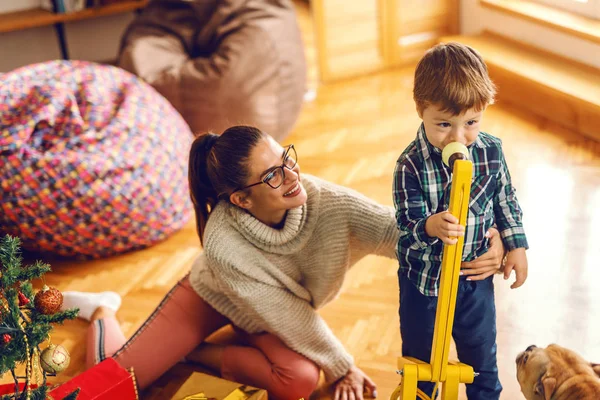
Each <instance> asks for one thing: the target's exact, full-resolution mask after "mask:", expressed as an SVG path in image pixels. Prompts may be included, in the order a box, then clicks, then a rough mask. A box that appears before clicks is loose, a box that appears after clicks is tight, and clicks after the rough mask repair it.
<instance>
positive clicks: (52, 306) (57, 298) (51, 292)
mask: <svg viewBox="0 0 600 400" xmlns="http://www.w3.org/2000/svg"><path fill="white" fill-rule="evenodd" d="M62 302H63V295H62V293H61V292H60V291H59V290H58V289H55V288H51V287H48V286H47V285H44V287H43V288H42V290H40V291H39V292H37V294H36V295H35V298H34V299H33V303H34V304H35V308H36V310H38V311H39V312H41V313H42V314H44V315H52V314H54V313H55V312H57V311H58V310H60V306H62Z"/></svg>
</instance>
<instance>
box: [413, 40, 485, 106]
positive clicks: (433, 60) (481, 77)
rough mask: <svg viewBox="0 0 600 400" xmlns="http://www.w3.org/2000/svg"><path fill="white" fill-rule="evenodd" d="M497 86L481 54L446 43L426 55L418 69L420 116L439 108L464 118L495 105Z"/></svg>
mask: <svg viewBox="0 0 600 400" xmlns="http://www.w3.org/2000/svg"><path fill="white" fill-rule="evenodd" d="M495 94H496V86H495V85H494V83H493V82H492V80H491V79H490V77H489V75H488V70H487V66H486V65H485V62H484V61H483V58H482V57H481V55H480V54H479V53H478V52H477V51H476V50H475V49H473V48H471V47H469V46H466V45H464V44H460V43H454V42H451V43H442V44H438V45H437V46H435V47H432V48H431V49H429V50H428V51H427V53H425V55H424V56H423V58H422V59H421V61H419V64H418V65H417V69H416V70H415V84H414V89H413V98H414V100H415V103H416V105H417V110H418V111H419V113H420V114H422V113H423V110H425V108H426V107H428V106H430V105H436V106H439V107H440V108H441V110H442V111H444V112H452V114H453V115H460V114H462V113H463V112H465V111H466V110H468V109H471V108H474V109H475V110H476V111H481V110H483V109H484V108H485V107H486V106H487V105H489V104H493V103H494V95H495Z"/></svg>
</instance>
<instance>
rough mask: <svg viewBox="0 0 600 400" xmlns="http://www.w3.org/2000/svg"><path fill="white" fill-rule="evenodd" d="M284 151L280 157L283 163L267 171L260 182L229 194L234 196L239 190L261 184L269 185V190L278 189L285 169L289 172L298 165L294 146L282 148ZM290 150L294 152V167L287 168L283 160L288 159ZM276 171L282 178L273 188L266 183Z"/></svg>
mask: <svg viewBox="0 0 600 400" xmlns="http://www.w3.org/2000/svg"><path fill="white" fill-rule="evenodd" d="M284 149H286V150H285V153H283V157H282V159H283V163H282V164H281V165H279V166H277V167H275V168H273V169H272V170H271V171H269V172H268V173H266V174H265V176H264V177H263V178H262V179H261V180H260V182H256V183H253V184H251V185H248V186H244V187H242V188H238V189H235V190H234V191H233V192H231V194H234V193H235V192H239V191H240V190H245V189H249V188H251V187H253V186H258V185H262V184H266V185H269V187H270V188H271V189H278V188H280V187H281V185H283V182H284V181H285V169H286V168H287V169H289V170H290V171H291V170H293V169H294V167H295V166H296V165H297V164H298V153H296V148H295V147H294V145H293V144H289V145H287V146H284ZM290 150H292V151H293V152H294V155H295V156H296V157H294V165H292V166H291V167H289V166H287V165H286V164H285V160H286V158H287V157H288V155H289V154H290ZM278 169H281V175H282V176H283V179H282V180H281V183H280V184H279V185H277V186H273V185H271V184H270V183H269V182H267V178H268V177H269V176H270V175H271V174H273V173H274V172H276V171H277V170H278Z"/></svg>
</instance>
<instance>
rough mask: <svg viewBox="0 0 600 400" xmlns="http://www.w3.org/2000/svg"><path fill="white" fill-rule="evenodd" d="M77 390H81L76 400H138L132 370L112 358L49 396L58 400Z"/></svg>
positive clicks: (54, 390)
mask: <svg viewBox="0 0 600 400" xmlns="http://www.w3.org/2000/svg"><path fill="white" fill-rule="evenodd" d="M77 388H79V389H81V391H80V392H79V395H78V396H77V400H115V399H119V400H139V396H138V391H137V386H136V383H135V375H134V374H133V370H131V371H128V370H126V369H125V368H123V367H121V366H120V365H119V364H118V363H117V362H116V361H115V360H113V359H112V358H107V359H106V360H104V361H102V362H101V363H100V364H98V365H95V366H94V367H92V368H90V369H88V370H87V371H85V372H83V373H81V374H79V375H77V376H76V377H74V378H73V379H71V380H69V381H68V382H65V383H63V384H62V385H60V386H59V387H57V388H56V389H53V390H52V391H50V393H49V395H50V396H51V398H52V399H54V400H60V399H63V398H65V397H66V396H67V395H69V394H70V393H72V392H73V391H74V390H76V389H77Z"/></svg>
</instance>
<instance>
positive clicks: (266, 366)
mask: <svg viewBox="0 0 600 400" xmlns="http://www.w3.org/2000/svg"><path fill="white" fill-rule="evenodd" d="M230 323H231V322H230V321H229V320H228V319H227V318H225V317H224V316H223V315H221V314H219V313H218V312H217V311H216V310H215V309H213V308H212V307H211V306H209V305H208V304H207V303H206V302H205V301H204V300H203V299H202V298H201V297H200V296H198V294H196V292H195V291H194V290H193V289H192V287H191V286H190V283H189V279H188V277H185V278H184V279H182V280H181V281H180V282H179V283H177V285H175V287H174V288H173V289H171V291H170V292H169V293H168V294H167V295H166V296H165V298H164V299H163V301H162V302H161V303H160V305H159V306H158V308H157V309H156V310H155V311H154V312H153V313H152V315H151V316H150V318H148V319H147V320H146V322H144V324H143V325H142V326H141V327H140V329H138V331H137V332H136V333H135V334H134V335H133V336H132V337H131V338H130V339H129V341H126V339H125V337H124V336H123V333H122V331H121V328H120V327H119V324H118V322H117V320H116V319H114V318H104V319H100V320H96V321H94V322H93V323H92V324H91V325H90V328H89V330H88V347H87V349H88V350H87V366H88V368H89V367H91V366H93V365H95V364H96V363H98V362H100V361H102V360H104V359H105V358H107V357H111V356H112V357H113V358H114V359H115V360H116V361H117V362H118V363H119V364H120V365H121V366H123V367H124V368H129V367H133V368H134V371H135V375H136V379H137V382H138V384H139V386H140V388H141V389H144V388H146V387H148V386H149V385H150V384H151V383H152V382H153V381H154V380H156V379H157V378H158V377H160V376H161V375H162V374H163V373H164V372H166V371H167V370H168V369H170V368H171V367H172V366H173V365H175V364H176V363H178V362H179V361H181V360H182V359H183V358H184V357H185V356H186V355H187V354H189V353H190V352H191V351H192V350H194V349H195V348H196V346H198V345H199V344H200V343H202V342H203V341H204V339H206V337H208V336H209V335H210V334H212V333H213V332H215V331H216V330H218V329H220V328H221V327H223V326H225V325H228V324H230ZM249 343H250V345H249V346H227V347H225V349H224V351H223V359H222V365H221V375H222V377H223V378H225V379H228V380H232V381H236V382H240V383H243V384H247V385H251V386H255V387H259V388H262V389H265V390H267V391H268V392H269V396H270V397H274V398H275V399H285V400H287V399H289V400H298V399H300V398H302V397H304V398H308V397H309V395H310V394H311V393H312V392H313V391H314V390H315V388H316V387H317V383H318V381H319V367H317V365H316V364H315V363H313V362H312V361H310V360H308V359H307V358H306V357H304V356H302V355H300V354H298V353H296V352H294V351H293V350H291V349H289V348H288V347H287V346H286V345H285V344H284V343H283V342H282V341H281V340H280V339H279V338H277V337H276V336H274V335H271V334H267V333H263V334H257V335H250V339H249Z"/></svg>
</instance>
